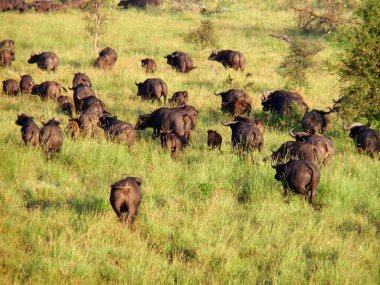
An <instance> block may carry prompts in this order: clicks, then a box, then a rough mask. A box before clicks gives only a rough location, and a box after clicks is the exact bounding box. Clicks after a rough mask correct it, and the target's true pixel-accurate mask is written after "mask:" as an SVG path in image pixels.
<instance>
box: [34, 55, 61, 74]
mask: <svg viewBox="0 0 380 285" xmlns="http://www.w3.org/2000/svg"><path fill="white" fill-rule="evenodd" d="M28 63H29V64H33V63H37V66H38V68H39V69H41V70H47V71H54V72H56V71H57V70H58V64H59V60H58V56H57V55H56V54H55V53H53V52H43V53H40V54H32V55H31V56H30V58H29V60H28Z"/></svg>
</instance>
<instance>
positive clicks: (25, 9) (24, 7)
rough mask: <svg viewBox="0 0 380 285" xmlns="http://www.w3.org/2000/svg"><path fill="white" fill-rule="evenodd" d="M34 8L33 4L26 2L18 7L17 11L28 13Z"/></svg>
mask: <svg viewBox="0 0 380 285" xmlns="http://www.w3.org/2000/svg"><path fill="white" fill-rule="evenodd" d="M32 8H33V5H32V4H29V3H26V2H21V3H20V4H19V5H18V6H17V10H18V11H19V12H20V13H26V12H28V11H29V10H30V9H32Z"/></svg>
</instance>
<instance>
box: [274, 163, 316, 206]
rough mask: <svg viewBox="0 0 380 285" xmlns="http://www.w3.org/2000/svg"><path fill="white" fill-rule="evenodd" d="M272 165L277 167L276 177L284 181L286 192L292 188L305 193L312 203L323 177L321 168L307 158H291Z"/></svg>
mask: <svg viewBox="0 0 380 285" xmlns="http://www.w3.org/2000/svg"><path fill="white" fill-rule="evenodd" d="M272 167H273V168H274V169H276V175H275V176H274V177H275V179H276V180H278V181H281V182H282V185H283V187H284V193H285V194H287V192H288V190H289V189H291V190H293V191H294V192H296V193H298V194H301V195H304V196H305V198H307V199H308V200H309V203H310V204H311V203H312V200H313V198H314V196H315V193H316V192H317V190H318V184H319V180H320V178H321V173H320V171H319V169H318V168H317V167H316V166H315V165H314V164H313V163H311V162H310V161H307V160H291V161H289V162H287V163H281V164H277V165H276V166H272Z"/></svg>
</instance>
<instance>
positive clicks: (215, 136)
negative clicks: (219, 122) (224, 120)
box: [207, 130, 223, 150]
mask: <svg viewBox="0 0 380 285" xmlns="http://www.w3.org/2000/svg"><path fill="white" fill-rule="evenodd" d="M222 141H223V139H222V136H221V135H220V134H219V133H218V132H217V131H213V130H208V131H207V146H209V147H211V148H218V149H219V150H220V148H221V147H222Z"/></svg>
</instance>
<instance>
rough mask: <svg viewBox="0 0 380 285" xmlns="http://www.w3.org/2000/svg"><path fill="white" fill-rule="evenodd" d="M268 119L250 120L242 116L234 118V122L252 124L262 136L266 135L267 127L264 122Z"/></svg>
mask: <svg viewBox="0 0 380 285" xmlns="http://www.w3.org/2000/svg"><path fill="white" fill-rule="evenodd" d="M265 120H266V119H254V118H248V117H246V116H242V115H238V116H235V117H234V121H240V122H244V123H247V124H251V125H253V126H256V127H257V128H258V129H259V130H260V132H261V133H262V134H264V133H265V127H264V124H263V122H264V121H265Z"/></svg>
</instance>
